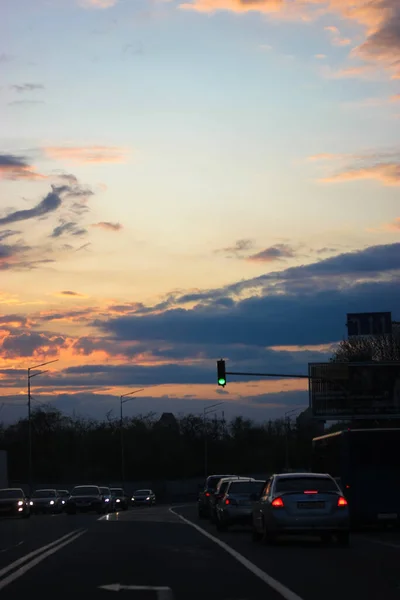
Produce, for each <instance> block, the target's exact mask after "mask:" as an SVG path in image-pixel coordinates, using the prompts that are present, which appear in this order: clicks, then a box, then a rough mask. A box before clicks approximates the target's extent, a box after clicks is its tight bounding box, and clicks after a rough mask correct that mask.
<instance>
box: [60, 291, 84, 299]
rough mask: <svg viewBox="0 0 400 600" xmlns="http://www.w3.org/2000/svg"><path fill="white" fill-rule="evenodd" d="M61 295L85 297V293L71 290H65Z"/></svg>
mask: <svg viewBox="0 0 400 600" xmlns="http://www.w3.org/2000/svg"><path fill="white" fill-rule="evenodd" d="M59 295H60V296H70V297H71V296H72V297H78V298H85V296H84V294H79V293H78V292H72V291H71V290H63V291H62V292H60V293H59Z"/></svg>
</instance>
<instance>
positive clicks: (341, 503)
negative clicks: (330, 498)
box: [337, 496, 348, 506]
mask: <svg viewBox="0 0 400 600" xmlns="http://www.w3.org/2000/svg"><path fill="white" fill-rule="evenodd" d="M347 504H348V502H347V500H346V498H344V497H343V496H339V498H338V501H337V505H338V506H347Z"/></svg>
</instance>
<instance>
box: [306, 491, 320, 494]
mask: <svg viewBox="0 0 400 600" xmlns="http://www.w3.org/2000/svg"><path fill="white" fill-rule="evenodd" d="M304 493H305V494H318V491H317V490H305V491H304Z"/></svg>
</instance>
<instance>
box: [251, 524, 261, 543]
mask: <svg viewBox="0 0 400 600" xmlns="http://www.w3.org/2000/svg"><path fill="white" fill-rule="evenodd" d="M262 536H263V534H262V533H260V532H259V531H257V529H256V528H255V527H254V524H253V527H252V528H251V538H252V540H253V542H260V541H261V539H262Z"/></svg>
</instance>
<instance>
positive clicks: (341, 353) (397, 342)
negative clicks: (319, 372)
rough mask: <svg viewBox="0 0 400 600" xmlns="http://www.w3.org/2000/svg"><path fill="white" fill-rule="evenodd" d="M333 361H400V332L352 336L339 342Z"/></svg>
mask: <svg viewBox="0 0 400 600" xmlns="http://www.w3.org/2000/svg"><path fill="white" fill-rule="evenodd" d="M331 360H332V362H366V361H376V362H392V361H400V334H399V333H398V332H396V333H393V334H391V335H376V336H372V335H371V336H365V337H352V338H349V339H348V340H342V341H341V342H339V345H338V347H337V348H336V350H335V352H334V354H333V357H332V359H331Z"/></svg>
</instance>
